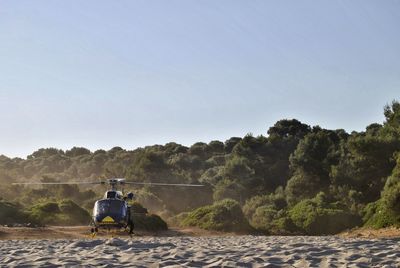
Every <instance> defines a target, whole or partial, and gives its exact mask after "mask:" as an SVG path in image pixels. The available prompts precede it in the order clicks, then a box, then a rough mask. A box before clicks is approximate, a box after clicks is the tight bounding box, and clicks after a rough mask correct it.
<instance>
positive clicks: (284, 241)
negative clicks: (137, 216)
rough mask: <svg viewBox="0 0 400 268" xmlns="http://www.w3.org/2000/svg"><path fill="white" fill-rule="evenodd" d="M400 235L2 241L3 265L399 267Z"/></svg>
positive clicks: (139, 237) (141, 237)
mask: <svg viewBox="0 0 400 268" xmlns="http://www.w3.org/2000/svg"><path fill="white" fill-rule="evenodd" d="M399 242H400V239H399V238H389V239H365V238H345V237H339V236H317V237H306V236H286V237H285V236H251V235H245V236H215V235H212V236H176V235H172V236H158V237H154V236H134V237H129V236H125V237H101V238H93V239H90V238H78V239H76V238H74V239H28V240H15V239H13V240H2V241H0V263H1V266H7V267H15V266H40V267H61V266H62V267H76V266H85V267H92V266H93V267H400V246H399Z"/></svg>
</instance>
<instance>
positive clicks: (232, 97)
mask: <svg viewBox="0 0 400 268" xmlns="http://www.w3.org/2000/svg"><path fill="white" fill-rule="evenodd" d="M399 98H400V1H394V0H386V1H378V0H375V1H367V0H358V1H351V0H350V1H349V0H342V1H333V0H329V1H314V0H313V1H297V0H296V1H295V0H293V1H285V0H276V1H272V0H271V1H267V0H265V1H264V0H263V1H254V0H252V1H247V0H241V1H237V0H230V1H224V0H218V1H215V0H201V1H198V0H196V1H194V0H180V1H175V0H172V1H171V0H168V1H164V0H159V1H151V0H142V1H134V0H129V1H122V0H119V1H114V0H109V1H99V0H96V1H88V0H85V1H78V0H74V1H52V0H51V1H50V0H49V1H40V0H38V1H31V0H26V1H23V0H21V1H14V0H0V154H5V155H8V156H21V157H25V156H26V155H28V154H30V153H32V152H33V151H34V150H36V149H38V148H41V147H57V148H62V149H67V148H70V147H72V146H75V145H76V146H84V147H87V148H89V149H92V150H94V149H98V148H104V149H109V148H111V147H113V146H122V147H124V148H126V149H133V148H136V147H139V146H145V145H151V144H164V143H166V142H169V141H176V142H178V143H182V144H184V145H190V144H192V143H194V142H196V141H205V142H208V141H210V140H214V139H218V140H222V141H224V140H226V139H228V138H229V137H231V136H243V135H245V134H246V133H249V132H251V133H253V134H254V135H259V134H264V135H265V134H266V132H267V129H268V128H269V127H270V126H271V125H273V124H274V122H276V121H277V120H279V119H283V118H297V119H299V120H301V121H303V122H305V123H308V124H311V125H315V124H318V125H321V126H322V127H325V128H330V129H336V128H344V129H346V130H347V131H352V130H357V131H359V130H363V129H364V128H365V126H367V125H368V124H369V123H372V122H382V121H383V106H384V105H385V104H386V103H388V102H390V101H391V100H392V99H399Z"/></svg>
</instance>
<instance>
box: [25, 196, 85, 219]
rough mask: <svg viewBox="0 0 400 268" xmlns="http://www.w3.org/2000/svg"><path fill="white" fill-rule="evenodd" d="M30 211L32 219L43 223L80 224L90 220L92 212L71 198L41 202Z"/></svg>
mask: <svg viewBox="0 0 400 268" xmlns="http://www.w3.org/2000/svg"><path fill="white" fill-rule="evenodd" d="M28 213H29V218H30V220H32V221H35V222H39V223H41V224H54V225H80V224H88V223H89V222H90V214H89V213H88V212H87V211H86V210H85V209H83V208H81V207H80V206H78V205H77V204H76V203H74V202H73V201H71V200H62V201H60V202H59V203H57V202H52V201H50V202H44V203H39V204H36V205H34V206H32V207H31V208H30V209H29V210H28Z"/></svg>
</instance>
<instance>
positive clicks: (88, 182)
mask: <svg viewBox="0 0 400 268" xmlns="http://www.w3.org/2000/svg"><path fill="white" fill-rule="evenodd" d="M70 184H105V182H103V181H73V182H13V183H11V185H70Z"/></svg>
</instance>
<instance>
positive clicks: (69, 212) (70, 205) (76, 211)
mask: <svg viewBox="0 0 400 268" xmlns="http://www.w3.org/2000/svg"><path fill="white" fill-rule="evenodd" d="M59 208H60V212H61V214H62V216H61V218H62V219H63V221H62V222H61V223H63V224H67V225H79V224H88V223H89V222H90V214H89V213H88V212H87V211H86V210H85V209H83V208H81V207H80V206H78V205H77V204H76V203H75V202H73V201H71V200H63V201H61V202H60V203H59Z"/></svg>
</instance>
